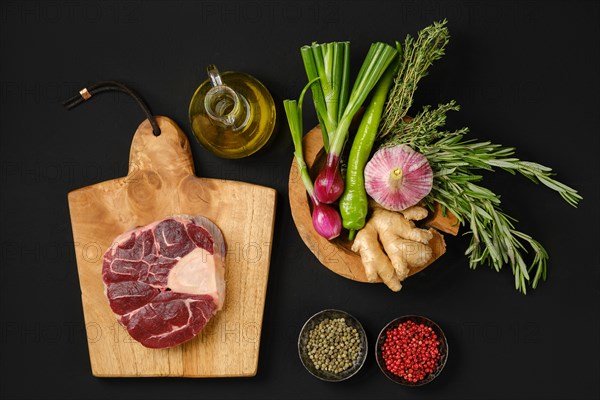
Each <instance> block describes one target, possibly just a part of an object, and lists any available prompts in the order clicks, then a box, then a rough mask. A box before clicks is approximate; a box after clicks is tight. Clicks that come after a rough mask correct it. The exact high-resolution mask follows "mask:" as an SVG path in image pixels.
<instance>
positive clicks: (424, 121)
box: [379, 21, 582, 293]
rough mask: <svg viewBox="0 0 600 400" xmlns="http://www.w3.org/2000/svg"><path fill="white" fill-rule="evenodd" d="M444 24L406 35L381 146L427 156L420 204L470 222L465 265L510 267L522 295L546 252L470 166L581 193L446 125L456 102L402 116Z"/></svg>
mask: <svg viewBox="0 0 600 400" xmlns="http://www.w3.org/2000/svg"><path fill="white" fill-rule="evenodd" d="M445 23H446V21H443V22H441V23H436V24H434V25H432V26H431V27H428V28H426V29H425V30H423V31H421V32H420V33H419V39H418V40H417V41H416V42H414V41H411V40H410V39H409V38H407V40H406V44H405V49H406V50H405V55H406V56H405V57H404V59H403V60H402V62H403V67H402V69H401V70H400V72H399V74H398V76H397V77H396V81H395V82H396V87H394V90H392V91H391V92H390V95H389V97H388V102H387V106H386V107H387V108H386V110H387V112H386V113H385V114H384V118H383V119H382V122H381V124H380V128H379V140H380V145H381V146H390V145H397V144H407V145H409V146H411V147H412V148H414V149H415V150H417V151H419V152H421V153H422V154H423V155H425V156H426V157H427V159H428V161H429V163H430V165H431V168H432V169H433V171H434V181H433V188H432V190H431V192H430V194H429V195H428V196H427V197H426V198H425V201H426V202H427V204H428V206H429V207H433V204H434V203H439V204H440V205H441V206H442V207H443V209H444V210H449V211H450V212H452V213H453V214H454V215H455V216H456V217H457V218H458V220H459V221H460V222H461V224H463V225H467V224H468V225H469V228H470V231H469V232H468V233H469V234H471V235H472V238H471V243H470V245H469V247H468V248H467V250H466V252H465V254H466V255H467V256H468V257H469V264H470V267H471V268H473V269H474V268H476V267H477V266H479V265H480V264H489V265H491V266H492V267H493V268H494V269H496V270H497V271H499V270H500V269H501V268H502V266H503V265H505V264H508V265H510V267H511V269H512V271H513V274H514V276H515V287H516V288H517V290H519V291H521V292H522V293H526V292H527V286H528V284H530V285H531V287H533V288H535V287H536V286H537V284H538V282H539V280H540V279H544V280H545V279H546V267H547V260H548V253H547V252H546V250H545V249H544V247H543V246H542V245H541V244H540V243H539V242H537V241H536V240H535V239H533V238H532V237H531V236H529V235H527V234H525V233H523V232H520V231H518V230H517V229H516V228H515V226H514V224H513V222H514V221H515V220H514V219H513V218H511V217H510V216H509V215H507V214H506V213H504V212H503V211H502V210H501V208H500V197H499V196H498V195H497V194H495V193H494V192H492V191H490V190H489V189H486V188H484V187H482V186H480V185H478V184H477V183H478V182H480V181H481V180H482V176H481V175H478V174H477V172H476V170H487V171H495V170H496V169H498V168H500V169H503V170H505V171H508V172H510V173H511V174H513V175H514V174H516V173H519V174H521V175H523V176H525V177H527V178H529V179H530V180H531V181H533V182H535V183H542V184H544V185H546V186H547V187H549V188H550V189H553V190H555V191H556V192H558V193H559V194H560V195H561V196H562V197H563V199H564V200H565V201H566V202H567V203H569V204H570V205H572V206H574V207H576V206H577V204H578V202H579V200H581V199H582V197H581V196H580V195H579V194H578V193H577V191H576V190H574V189H573V188H570V187H569V186H567V185H564V184H562V183H560V182H558V181H557V180H555V179H553V178H552V175H553V174H552V169H551V168H548V167H545V166H543V165H540V164H537V163H534V162H529V161H521V160H519V159H518V158H515V157H512V156H513V155H514V153H515V149H514V148H512V147H503V146H501V145H498V144H494V143H491V142H488V141H486V142H478V141H475V140H473V139H465V135H466V134H467V133H468V129H467V128H463V129H460V130H456V131H446V130H444V129H443V128H444V126H445V124H446V114H447V112H449V111H458V110H459V106H458V105H457V104H456V102H454V101H451V102H449V103H447V104H442V105H439V106H438V107H437V108H434V109H432V108H431V107H430V106H426V107H424V108H423V110H422V111H421V112H419V113H418V114H417V115H416V116H415V117H414V118H413V119H409V118H405V116H406V114H407V111H408V109H409V108H410V106H411V105H412V98H413V94H414V90H415V89H416V87H417V83H418V80H419V79H420V78H421V77H423V76H425V75H426V74H427V71H426V70H427V67H428V66H429V65H431V62H432V61H433V60H434V59H437V58H439V57H441V55H443V54H444V51H443V48H444V46H445V45H446V43H447V42H448V38H449V35H448V31H447V28H446V27H445ZM422 37H423V38H426V40H425V39H422ZM432 46H433V47H435V51H434V49H433V48H432ZM406 82H408V83H409V84H408V85H406ZM403 86H404V87H403ZM527 247H529V248H531V249H532V250H533V254H534V257H533V261H532V262H531V264H530V265H529V266H528V265H527V264H526V262H525V260H524V258H523V252H527Z"/></svg>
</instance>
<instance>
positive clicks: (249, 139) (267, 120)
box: [189, 65, 276, 158]
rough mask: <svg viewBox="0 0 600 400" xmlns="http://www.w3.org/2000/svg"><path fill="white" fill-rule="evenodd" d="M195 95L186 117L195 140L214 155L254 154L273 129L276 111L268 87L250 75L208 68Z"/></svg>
mask: <svg viewBox="0 0 600 400" xmlns="http://www.w3.org/2000/svg"><path fill="white" fill-rule="evenodd" d="M207 72H208V77H209V79H208V80H206V81H204V82H203V83H202V84H201V85H200V86H199V87H198V89H197V90H196V92H195V93H194V96H193V97H192V100H191V102H190V110H189V118H190V124H191V125H192V132H193V133H194V136H195V137H196V139H198V141H199V142H200V143H201V144H202V145H203V146H204V147H205V148H206V149H208V150H209V151H210V152H212V153H213V154H215V155H217V156H219V157H224V158H242V157H247V156H249V155H251V154H253V153H255V152H257V151H258V150H259V149H260V148H261V147H263V146H264V145H265V144H266V143H267V142H268V141H269V139H270V138H271V135H272V134H273V131H274V130H275V123H276V111H275V103H274V102H273V97H272V96H271V94H270V93H269V91H268V90H267V88H266V87H265V86H264V85H263V84H262V83H261V82H259V81H258V80H257V79H256V78H254V77H253V76H251V75H248V74H244V73H242V72H232V71H227V72H224V73H222V74H220V73H219V71H218V70H217V67H216V66H214V65H209V66H208V68H207Z"/></svg>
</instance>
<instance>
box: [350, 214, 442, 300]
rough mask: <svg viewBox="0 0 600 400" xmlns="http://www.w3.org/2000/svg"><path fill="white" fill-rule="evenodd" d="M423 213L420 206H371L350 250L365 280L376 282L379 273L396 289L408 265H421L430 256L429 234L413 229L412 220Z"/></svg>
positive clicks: (416, 266) (430, 236) (388, 284)
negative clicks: (397, 209) (396, 208)
mask: <svg viewBox="0 0 600 400" xmlns="http://www.w3.org/2000/svg"><path fill="white" fill-rule="evenodd" d="M426 216H427V210H426V209H424V208H423V207H420V206H413V207H410V208H407V209H406V210H404V211H402V212H401V213H398V212H394V211H388V210H385V209H383V208H381V207H377V206H375V207H374V211H373V215H372V216H371V218H370V219H369V221H368V222H367V224H366V225H365V227H364V228H363V229H361V230H360V231H359V232H358V234H357V235H356V239H355V240H354V243H353V244H352V251H354V252H357V253H360V257H361V260H362V263H363V266H364V268H365V274H366V275H367V279H368V280H369V282H376V281H377V276H379V277H380V278H381V280H382V281H383V282H384V283H385V284H386V285H387V286H388V287H389V288H390V289H391V290H393V291H394V292H397V291H399V290H400V289H401V288H402V284H401V283H400V282H402V281H403V280H404V279H405V278H406V277H407V276H408V274H409V272H410V268H418V267H422V266H423V265H425V264H426V263H427V262H428V261H429V260H430V259H431V257H432V255H433V251H432V249H431V247H429V246H428V245H427V244H428V243H429V241H430V240H431V239H432V237H433V234H432V233H431V232H430V231H428V230H425V229H419V228H416V227H415V224H414V222H412V220H420V219H423V218H425V217H426ZM380 242H381V244H380ZM382 246H383V248H382Z"/></svg>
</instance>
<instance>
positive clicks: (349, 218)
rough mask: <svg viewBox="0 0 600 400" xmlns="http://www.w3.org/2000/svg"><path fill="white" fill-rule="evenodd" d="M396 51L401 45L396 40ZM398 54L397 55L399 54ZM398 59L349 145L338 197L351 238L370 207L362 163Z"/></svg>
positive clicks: (376, 92)
mask: <svg viewBox="0 0 600 400" xmlns="http://www.w3.org/2000/svg"><path fill="white" fill-rule="evenodd" d="M396 46H397V48H398V54H400V45H399V44H398V43H397V44H396ZM398 58H399V57H398ZM398 64H399V63H398V62H392V64H390V66H389V67H388V68H387V69H386V71H385V73H384V74H383V75H382V76H381V79H380V80H379V82H378V83H377V86H375V91H374V93H373V98H372V99H371V103H369V106H368V107H367V109H366V111H365V114H364V115H363V118H362V120H361V121H360V125H359V127H358V131H357V132H356V136H355V138H354V141H353V142H352V148H351V149H350V156H349V157H348V168H347V170H346V188H345V190H344V194H343V195H342V197H341V198H340V212H341V214H342V224H343V226H344V228H346V229H348V230H349V231H350V235H349V239H350V240H353V239H354V235H355V234H356V231H357V230H359V229H361V228H362V227H363V226H365V220H366V218H367V213H368V211H369V201H368V199H367V192H366V191H365V177H364V171H365V165H366V164H367V161H368V160H369V156H370V154H371V150H372V149H373V143H375V136H376V135H377V128H378V127H379V121H380V120H381V114H382V112H383V107H384V105H385V101H386V99H387V95H388V92H389V90H390V87H391V86H392V83H393V82H394V76H395V75H396V72H397V71H398Z"/></svg>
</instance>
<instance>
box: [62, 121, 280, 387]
mask: <svg viewBox="0 0 600 400" xmlns="http://www.w3.org/2000/svg"><path fill="white" fill-rule="evenodd" d="M156 119H157V122H158V124H159V126H160V128H161V131H162V134H161V135H160V136H158V137H155V136H154V135H153V134H152V129H151V126H150V123H149V122H148V121H147V120H146V121H144V122H143V123H142V124H141V125H140V126H139V128H138V129H137V131H136V133H135V136H134V138H133V141H132V144H131V152H130V158H129V173H128V174H127V176H126V177H123V178H118V179H114V180H110V181H106V182H102V183H98V184H95V185H92V186H88V187H85V188H82V189H78V190H75V191H73V192H70V193H69V209H70V213H71V224H72V228H73V237H74V241H75V252H76V258H77V267H78V273H79V281H80V285H81V296H82V302H83V310H84V316H85V323H86V329H87V335H88V344H89V352H90V360H91V365H92V373H93V374H94V375H95V376H103V377H120V376H133V377H136V376H179V377H225V376H253V375H255V374H256V371H257V365H258V351H259V344H260V334H261V329H262V319H263V310H264V302H265V296H266V288H267V278H268V273H269V262H270V257H271V243H272V238H273V226H274V220H275V202H276V192H275V190H274V189H271V188H266V187H262V186H257V185H252V184H248V183H243V182H234V181H226V180H220V179H205V178H198V177H196V176H195V173H194V163H193V160H192V155H191V152H190V145H189V142H188V140H187V138H186V136H185V135H184V133H183V132H182V131H181V129H180V128H179V127H178V126H177V125H176V124H175V122H173V121H172V120H171V119H169V118H166V117H156ZM174 214H191V215H203V216H205V217H207V218H209V219H210V220H212V221H213V222H214V223H216V224H217V225H218V226H219V228H220V229H221V231H222V232H223V235H224V237H225V242H226V244H227V255H226V262H225V280H226V296H225V304H224V307H223V309H222V310H221V311H220V312H219V313H217V315H216V316H215V317H213V318H212V319H211V320H210V321H209V323H208V324H207V326H206V327H205V329H204V330H203V331H202V332H201V334H200V335H199V336H198V337H196V338H194V339H192V340H191V341H189V342H187V343H185V344H183V345H181V346H178V347H174V348H172V349H158V350H157V349H148V348H145V347H143V346H142V345H141V344H139V343H138V342H136V341H135V340H133V339H132V338H131V337H130V336H129V334H128V333H127V331H126V330H125V329H124V328H123V327H122V326H121V325H120V324H119V323H118V322H117V319H116V316H115V315H114V314H113V313H112V311H111V309H110V307H109V305H108V300H107V298H106V296H105V294H104V284H103V282H102V275H101V272H102V271H101V269H102V257H103V254H104V251H105V250H106V249H107V248H108V247H109V246H110V245H111V243H112V241H113V239H114V238H115V237H116V236H117V235H119V234H120V233H122V232H124V231H126V230H129V229H131V228H133V227H136V226H143V225H146V224H148V223H150V222H153V221H156V220H159V219H162V218H165V217H168V216H170V215H174Z"/></svg>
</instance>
